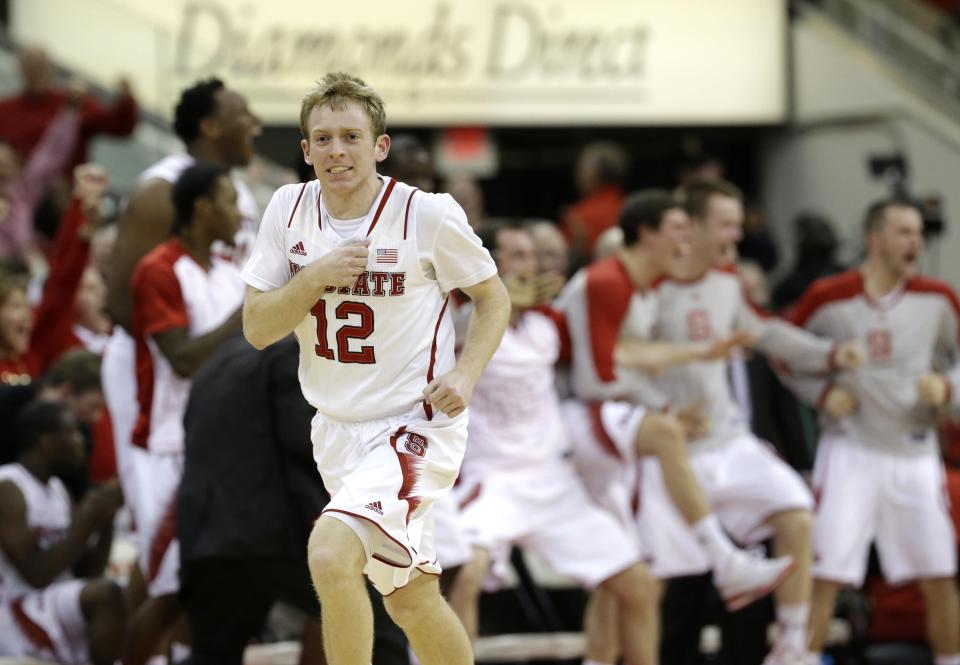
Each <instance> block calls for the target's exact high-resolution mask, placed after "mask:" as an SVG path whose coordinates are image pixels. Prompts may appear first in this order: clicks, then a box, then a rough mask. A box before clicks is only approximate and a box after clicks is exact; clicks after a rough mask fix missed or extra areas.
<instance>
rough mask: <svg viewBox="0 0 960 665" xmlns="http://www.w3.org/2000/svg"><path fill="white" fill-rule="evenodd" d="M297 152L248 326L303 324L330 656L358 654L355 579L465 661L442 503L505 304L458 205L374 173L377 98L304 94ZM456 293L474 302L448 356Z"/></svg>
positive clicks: (253, 261) (335, 81) (268, 237)
mask: <svg viewBox="0 0 960 665" xmlns="http://www.w3.org/2000/svg"><path fill="white" fill-rule="evenodd" d="M300 120H301V130H302V132H303V137H304V138H303V141H302V142H301V145H302V147H303V154H304V159H305V160H306V161H307V163H309V164H312V165H313V168H314V171H315V172H316V174H317V180H314V181H311V182H309V183H306V184H303V185H288V186H286V187H283V188H281V189H279V190H278V191H277V193H276V194H274V197H273V199H272V200H271V202H270V204H269V206H268V208H267V211H266V213H265V215H264V218H263V221H262V223H261V226H260V233H259V236H258V238H257V241H256V244H255V246H254V251H253V254H252V256H251V258H250V261H249V262H248V263H247V266H246V268H245V269H244V272H243V275H244V278H245V280H246V282H247V284H248V285H249V286H248V289H247V296H246V301H245V304H244V317H243V318H244V321H243V325H244V334H245V335H246V337H247V339H248V340H249V341H250V343H251V344H253V345H254V346H256V347H258V348H263V347H264V346H266V345H268V344H271V343H273V342H275V341H277V340H279V339H282V338H283V337H285V336H286V335H288V334H289V333H290V332H295V334H296V335H297V338H298V340H299V342H300V381H301V384H302V387H303V390H304V394H305V395H306V397H307V399H308V401H310V403H311V404H312V405H313V406H315V407H316V408H317V416H316V418H315V420H314V422H313V428H312V433H311V439H312V441H313V450H314V458H315V460H316V462H317V467H318V469H319V470H320V474H321V476H322V477H323V481H324V484H325V485H326V487H327V490H328V491H329V492H330V495H331V501H330V504H329V505H328V506H327V508H326V509H325V510H324V512H323V514H322V515H321V516H320V518H319V519H318V520H317V522H316V524H315V526H314V530H313V533H312V534H311V538H310V542H309V545H308V561H309V565H310V571H311V575H312V577H313V581H314V585H315V586H316V591H317V595H318V596H319V598H320V604H321V608H322V612H323V632H324V646H325V650H326V656H327V660H328V661H329V662H330V663H332V664H333V665H368V664H369V663H370V658H371V653H372V641H373V628H372V625H373V624H372V615H371V609H370V601H369V597H368V596H367V592H366V588H365V582H364V575H366V576H367V577H368V578H369V579H370V581H371V582H372V583H373V584H374V586H375V587H376V588H377V589H378V590H379V591H380V592H381V593H383V594H384V596H385V598H384V604H385V606H386V608H387V611H388V612H389V613H390V616H391V617H392V618H393V620H394V621H395V622H396V623H397V624H398V625H399V626H400V627H401V628H402V629H403V630H404V632H405V633H406V634H407V636H408V638H409V639H410V643H411V645H412V647H413V649H414V651H415V652H416V654H417V656H418V657H419V659H420V661H421V662H422V663H423V665H448V664H452V665H466V664H467V663H472V662H473V660H472V654H471V650H470V642H469V640H468V638H467V635H466V633H465V631H464V629H463V626H462V624H461V623H460V621H459V620H458V619H457V617H456V615H455V614H454V613H453V612H452V611H451V610H450V608H449V606H448V605H447V604H446V602H444V600H443V598H442V597H441V595H440V590H439V586H438V583H437V577H436V574H437V573H439V572H440V570H439V566H438V565H437V564H436V560H435V556H434V552H433V545H432V542H431V541H432V533H431V532H432V526H433V525H432V521H433V520H432V514H431V506H432V504H433V502H434V501H436V500H437V499H439V498H440V497H442V496H444V495H445V494H446V493H447V492H448V491H449V490H450V488H451V487H452V486H453V483H454V480H455V479H456V477H457V474H458V472H459V468H460V462H461V460H462V458H463V454H464V448H465V444H466V429H467V405H468V404H469V402H470V396H471V394H472V392H473V386H474V383H475V382H476V381H477V379H478V377H479V376H480V374H481V372H482V371H483V368H484V367H485V366H486V364H487V361H488V360H489V359H490V357H491V356H492V355H493V352H494V351H495V350H496V348H497V345H498V344H499V342H500V337H501V336H502V334H503V331H504V329H505V328H506V324H507V319H508V317H509V313H510V303H509V298H508V296H507V293H506V290H505V289H504V287H503V285H502V284H501V282H500V280H499V278H498V277H497V275H496V266H495V265H494V263H493V260H492V259H491V258H490V255H489V254H488V252H487V251H486V250H485V249H484V248H483V246H482V245H481V243H480V240H479V239H478V238H477V237H476V235H474V233H473V232H472V231H471V229H470V227H469V225H468V224H467V220H466V218H465V215H464V214H463V211H462V209H461V208H460V207H459V206H458V205H457V204H456V203H455V202H454V201H453V199H452V198H451V197H450V196H448V195H445V194H441V195H436V194H427V193H424V192H419V191H417V190H416V189H414V188H412V187H410V186H409V185H406V184H403V183H400V182H397V181H396V180H394V179H392V178H382V177H380V176H379V175H378V174H377V172H376V166H377V163H378V162H381V161H383V159H384V158H385V157H386V155H387V153H388V151H389V149H390V137H389V136H387V135H386V133H385V131H386V117H385V111H384V104H383V100H382V99H381V98H380V95H379V94H377V92H376V91H375V90H373V89H372V88H371V87H370V86H368V85H367V84H366V83H364V82H363V81H361V80H360V79H358V78H355V77H353V76H350V75H348V74H343V73H336V74H328V75H327V76H325V77H324V79H323V80H322V81H321V82H320V83H319V84H318V85H317V86H316V87H315V88H314V89H313V90H311V91H310V92H309V93H308V94H307V95H306V97H304V100H303V104H302V107H301V113H300ZM453 289H460V290H462V291H463V292H464V293H466V294H467V295H468V296H469V297H470V299H471V300H472V301H473V302H474V304H475V313H474V317H473V319H472V320H471V323H470V327H469V331H468V333H467V339H466V342H465V344H464V346H463V350H462V352H461V354H460V356H459V359H456V360H455V359H454V353H453V346H454V334H453V325H452V323H451V321H450V318H449V311H448V307H447V302H448V294H449V292H450V291H451V290H453Z"/></svg>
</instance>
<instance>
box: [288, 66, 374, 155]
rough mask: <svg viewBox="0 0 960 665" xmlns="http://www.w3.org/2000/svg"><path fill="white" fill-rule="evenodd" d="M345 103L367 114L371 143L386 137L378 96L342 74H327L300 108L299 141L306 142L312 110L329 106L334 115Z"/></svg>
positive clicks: (363, 85)
mask: <svg viewBox="0 0 960 665" xmlns="http://www.w3.org/2000/svg"><path fill="white" fill-rule="evenodd" d="M348 102H355V103H357V104H359V105H360V108H361V109H363V112H364V113H366V114H367V117H368V118H369V119H370V126H371V127H372V128H373V138H374V140H376V138H377V137H378V136H380V135H381V134H385V133H386V131H387V112H386V109H385V107H384V103H383V98H382V97H381V96H380V95H379V93H377V91H376V90H374V89H373V88H371V87H370V86H369V85H367V83H366V82H365V81H364V80H362V79H359V78H357V77H356V76H351V75H350V74H347V73H345V72H331V73H330V74H327V75H326V76H324V77H323V80H322V81H318V82H317V84H316V85H315V86H314V87H313V89H311V90H310V92H308V93H307V94H306V95H305V96H304V98H303V102H302V103H301V104H300V131H301V132H302V133H303V138H308V136H307V134H308V133H309V129H308V127H307V119H308V118H309V117H310V112H311V111H313V109H315V108H317V107H321V106H329V107H330V108H332V109H333V110H335V111H342V110H343V109H344V108H345V107H346V105H347V103H348Z"/></svg>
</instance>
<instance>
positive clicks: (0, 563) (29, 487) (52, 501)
mask: <svg viewBox="0 0 960 665" xmlns="http://www.w3.org/2000/svg"><path fill="white" fill-rule="evenodd" d="M5 480H8V481H10V482H12V483H13V484H14V485H16V486H17V488H18V489H19V490H20V493H21V494H23V500H24V503H26V505H27V526H29V527H30V531H31V532H33V533H34V534H35V535H36V536H37V538H38V540H39V544H40V549H47V548H49V547H52V546H53V545H55V544H56V543H58V542H59V541H61V540H62V539H63V538H64V537H65V536H66V533H67V530H68V529H69V528H70V495H69V494H67V489H66V488H65V487H64V486H63V483H62V482H60V479H59V478H50V480H49V481H48V482H47V484H46V485H44V484H43V483H41V482H40V481H39V480H37V479H36V478H35V477H34V476H33V475H32V474H31V473H30V472H29V471H27V470H26V469H25V468H24V467H22V466H21V465H19V464H16V463H14V464H5V465H3V466H0V481H5ZM71 578H72V575H71V574H70V572H69V571H64V572H62V573H61V574H60V575H59V576H58V577H57V578H56V579H55V580H53V582H62V581H64V580H69V579H71ZM35 590H36V589H35V588H34V587H33V586H32V585H31V584H30V583H29V582H27V581H26V580H25V579H23V578H22V577H21V576H20V573H19V572H18V571H17V569H16V568H15V567H14V566H13V564H12V563H10V560H9V559H8V558H7V555H6V553H5V552H3V551H2V550H0V602H4V603H7V602H10V601H11V600H13V599H15V598H18V597H19V596H22V595H24V594H26V593H29V592H31V591H35Z"/></svg>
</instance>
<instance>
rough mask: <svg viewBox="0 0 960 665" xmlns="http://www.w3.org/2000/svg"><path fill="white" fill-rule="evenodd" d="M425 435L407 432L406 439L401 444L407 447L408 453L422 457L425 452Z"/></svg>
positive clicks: (426, 444)
mask: <svg viewBox="0 0 960 665" xmlns="http://www.w3.org/2000/svg"><path fill="white" fill-rule="evenodd" d="M427 446H428V443H427V437H425V436H423V435H421V434H417V433H416V432H408V433H407V441H406V443H404V444H403V447H404V448H406V449H407V452H408V453H411V454H413V455H416V456H417V457H423V456H424V455H426V454H427Z"/></svg>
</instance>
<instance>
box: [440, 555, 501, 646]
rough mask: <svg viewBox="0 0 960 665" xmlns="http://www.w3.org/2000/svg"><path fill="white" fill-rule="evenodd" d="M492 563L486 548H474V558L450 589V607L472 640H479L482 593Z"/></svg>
mask: <svg viewBox="0 0 960 665" xmlns="http://www.w3.org/2000/svg"><path fill="white" fill-rule="evenodd" d="M490 563H491V557H490V553H489V552H488V551H487V550H486V549H485V548H482V547H474V548H473V556H472V557H471V559H470V561H468V562H467V563H466V564H464V565H463V566H462V567H461V568H460V572H459V573H458V574H457V577H456V579H455V580H454V581H453V585H452V586H451V587H450V594H449V598H450V607H451V608H452V609H453V611H454V613H455V614H456V615H457V616H458V617H460V621H461V622H462V623H463V627H464V629H465V630H466V631H467V635H468V636H469V637H470V639H471V640H476V639H477V631H478V628H479V619H478V612H479V603H480V592H481V591H482V589H483V580H484V578H485V577H486V576H487V572H488V571H489V570H490Z"/></svg>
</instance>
